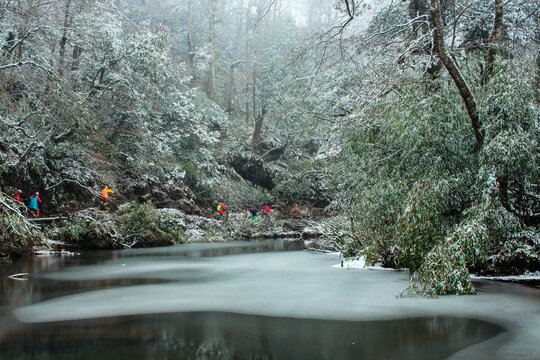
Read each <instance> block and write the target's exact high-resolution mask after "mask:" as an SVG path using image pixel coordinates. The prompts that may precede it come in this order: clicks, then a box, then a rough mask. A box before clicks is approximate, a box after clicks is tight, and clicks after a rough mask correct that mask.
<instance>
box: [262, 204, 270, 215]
mask: <svg viewBox="0 0 540 360" xmlns="http://www.w3.org/2000/svg"><path fill="white" fill-rule="evenodd" d="M262 213H263V215H268V213H270V207H268V205H264V206H263V209H262Z"/></svg>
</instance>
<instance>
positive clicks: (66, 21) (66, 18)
mask: <svg viewBox="0 0 540 360" xmlns="http://www.w3.org/2000/svg"><path fill="white" fill-rule="evenodd" d="M70 6H71V0H66V6H65V8H64V26H63V29H62V38H61V39H60V50H59V55H58V74H59V75H60V76H63V75H64V59H65V55H66V43H67V30H68V26H69V7H70Z"/></svg>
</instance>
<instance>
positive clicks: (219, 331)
mask: <svg viewBox="0 0 540 360" xmlns="http://www.w3.org/2000/svg"><path fill="white" fill-rule="evenodd" d="M295 249H296V246H295V245H294V243H289V242H286V241H270V242H261V243H255V244H249V243H237V244H226V245H225V244H214V245H191V246H184V247H175V248H174V249H171V248H169V249H153V250H141V251H126V252H103V253H92V254H87V255H80V256H75V257H54V258H52V257H47V258H43V257H40V258H36V259H35V260H33V261H32V262H21V263H14V264H10V265H2V266H0V270H1V275H2V280H1V281H0V285H1V289H0V290H1V293H0V306H1V307H0V359H10V360H11V359H98V360H102V359H444V358H446V357H449V356H450V355H452V354H454V353H455V352H457V351H459V350H461V349H464V348H466V347H468V346H471V345H473V344H477V343H480V342H483V341H485V340H488V339H491V338H493V337H495V336H497V335H499V334H501V333H502V332H504V331H505V329H503V328H502V327H501V326H498V325H495V324H493V323H490V322H486V321H482V320H477V319H472V318H466V317H458V316H420V317H419V316H415V317H410V316H407V314H405V313H404V316H403V317H404V318H402V319H387V320H362V321H344V320H334V319H325V317H327V315H328V312H329V311H328V310H322V308H323V307H322V306H321V317H319V316H313V317H305V315H302V316H298V317H297V316H290V315H291V312H290V309H289V308H288V307H287V306H288V304H287V297H288V296H289V295H286V296H284V300H280V301H281V302H282V304H280V306H282V307H283V313H284V314H285V315H283V316H280V315H279V312H280V309H281V308H279V307H278V308H276V310H275V311H274V312H275V313H276V315H275V316H268V315H264V316H263V315H250V314H253V313H256V309H257V304H259V303H261V304H262V305H261V306H263V307H264V306H266V307H269V306H271V305H268V303H265V302H264V301H265V299H264V297H265V294H264V292H262V291H252V292H246V293H248V294H249V296H250V297H251V299H247V301H246V299H245V293H241V294H239V295H238V298H235V297H234V296H235V295H234V294H233V295H230V294H229V295H230V297H228V296H223V295H220V294H223V293H226V292H227V291H233V292H235V293H237V292H238V291H237V290H235V289H238V287H234V286H233V285H231V284H235V282H234V281H235V280H234V277H235V276H244V272H245V271H247V270H242V269H238V266H239V265H238V264H242V261H244V260H243V259H250V258H249V257H248V255H243V254H253V253H265V254H263V255H260V254H259V256H263V257H260V258H259V257H257V258H255V262H256V263H257V262H260V260H259V259H263V260H264V261H266V262H267V263H272V261H276V265H275V267H269V268H268V270H264V269H263V270H261V271H260V273H259V274H257V277H258V279H262V281H267V282H268V287H270V288H271V289H273V288H272V287H271V286H276V285H270V284H271V283H272V282H277V287H278V288H279V287H280V284H283V285H284V284H286V283H291V282H293V287H295V288H296V287H298V286H297V285H296V283H294V281H295V279H296V278H297V277H296V275H295V273H294V272H292V271H291V272H287V274H288V276H283V274H282V273H281V272H277V271H275V269H276V268H279V269H280V270H282V268H283V266H282V263H281V262H279V261H278V260H274V256H276V257H277V258H278V259H279V254H280V253H282V252H284V251H287V250H295ZM297 253H298V254H299V257H302V256H305V254H304V255H300V254H303V253H304V252H297ZM242 256H245V257H242ZM287 256H292V259H295V257H296V255H295V254H293V253H291V254H288V255H287ZM211 258H219V259H220V260H219V261H220V262H218V263H217V264H215V266H214V264H213V262H212V261H211ZM287 259H291V258H290V257H288V258H287ZM315 260H317V259H315ZM309 261H310V263H309V264H311V262H312V261H313V259H310V260H309ZM184 263H186V264H189V266H190V267H189V268H180V270H179V269H178V268H176V267H173V265H172V264H175V265H174V266H177V265H178V264H184ZM229 263H230V264H229ZM111 264H118V265H119V267H121V269H125V268H126V267H127V266H126V264H128V265H129V267H130V269H131V272H130V273H120V272H119V273H114V272H113V271H111V270H110V269H113V268H114V266H113V265H111ZM149 264H152V265H149ZM192 264H201V267H200V268H197V267H193V265H192ZM225 264H229V266H230V268H227V266H226V265H225ZM306 264H307V263H306ZM202 265H204V266H202ZM209 265H212V266H209ZM103 266H106V268H105V270H103V269H104V268H103ZM297 266H298V268H299V269H305V268H306V266H307V265H305V264H301V265H297ZM214 267H215V268H217V269H218V270H217V271H216V270H215V269H214V270H212V268H214ZM79 269H82V270H83V271H81V272H78V270H79ZM197 269H200V270H197ZM308 270H309V269H308ZM253 271H254V270H253ZM253 271H252V272H253ZM20 272H28V273H29V274H30V275H29V279H28V280H26V281H21V280H14V279H12V278H9V277H8V275H10V274H14V273H20ZM172 272H174V276H171V274H170V273H172ZM103 273H106V274H109V276H106V275H104V274H103ZM240 273H242V274H243V275H239V274H240ZM59 274H60V275H61V276H59ZM316 275H317V278H316V279H315V280H314V282H315V281H317V279H320V281H319V282H322V283H321V284H320V286H321V287H322V289H323V290H324V286H325V284H324V282H327V280H326V279H321V278H320V276H321V275H318V274H316ZM298 276H299V277H300V275H298ZM304 276H305V275H304ZM337 276H339V274H338V275H337ZM341 276H343V275H341ZM306 279H308V278H302V280H301V281H299V282H298V284H302V282H304V281H305V282H306V284H307V281H308V280H306ZM249 281H250V280H249V278H247V277H241V278H240V280H239V282H240V283H241V284H248V283H249ZM147 285H152V286H157V287H156V288H155V289H158V290H157V291H156V292H155V293H154V294H153V295H148V294H143V293H142V292H141V291H140V290H141V289H143V288H144V287H145V286H147ZM194 286H197V289H199V288H198V287H199V286H202V288H203V289H205V291H207V293H204V294H203V293H202V292H201V291H199V292H197V293H195V294H194V295H193V292H188V290H189V289H192V288H193V287H194ZM246 286H247V285H246ZM263 286H264V284H263ZM284 286H285V285H284ZM300 286H301V285H300ZM310 286H313V285H312V284H311V285H310ZM381 286H382V285H381ZM220 287H225V290H223V289H221V290H219V291H218V289H219V288H220ZM213 288H215V289H216V292H215V293H214V292H213V291H212V289H213ZM110 289H121V290H122V291H124V292H127V294H128V295H129V296H128V297H126V295H125V293H122V294H123V295H122V296H123V297H118V298H113V297H109V298H107V296H109V295H105V294H108V293H106V292H105V291H106V290H110ZM159 289H167V291H171V289H174V291H176V289H178V294H179V295H178V296H179V297H185V298H187V297H189V296H193V297H194V299H193V303H197V302H198V301H200V303H201V310H199V311H193V310H192V311H183V310H182V308H181V307H179V308H178V311H175V312H169V311H166V312H163V310H162V309H163V306H162V305H160V302H159V301H162V298H163V297H164V296H165V295H163V294H170V292H164V293H159V291H160V290H159ZM163 291H165V290H163ZM220 291H221V292H220ZM297 291H300V292H301V289H297ZM273 292H274V291H272V293H273ZM87 293H88V294H89V293H96V294H103V296H102V297H103V301H102V303H100V304H97V305H96V304H95V300H86V299H87V298H86V297H85V296H86V294H87ZM174 294H176V292H174ZM190 294H191V295H190ZM212 294H215V296H216V297H217V298H214V299H211V304H214V307H216V306H215V304H218V305H220V304H221V301H223V302H237V304H238V303H245V304H250V303H254V306H255V307H254V308H248V307H246V308H245V310H246V311H245V312H244V313H242V311H239V310H242V309H243V307H242V306H240V308H235V307H234V305H235V304H230V306H231V309H236V311H220V310H221V309H223V308H220V307H219V306H217V308H218V311H212V310H211V308H212V307H211V306H209V305H205V304H206V303H208V302H209V300H208V297H211V296H212ZM152 296H154V298H153V297H152ZM310 296H311V295H309V296H307V297H306V299H304V300H302V301H300V302H299V303H300V305H302V304H304V305H305V307H307V308H309V307H310V304H309V303H310V302H312V303H314V304H316V302H317V300H316V299H315V298H314V297H313V296H311V299H312V301H310V300H309V299H310ZM261 298H263V299H261ZM91 299H93V298H91ZM119 299H120V300H119ZM126 299H128V300H126ZM129 299H131V300H129ZM153 299H154V300H155V301H152V300H153ZM221 299H222V300H221ZM231 299H232V300H231ZM235 299H238V301H236V300H235ZM48 300H51V301H48ZM173 300H174V299H172V300H171V301H173ZM55 301H59V302H58V303H57V302H55ZM86 301H88V302H86ZM130 301H131V302H132V303H129V302H130ZM140 301H145V304H150V305H145V306H146V307H145V308H144V309H143V310H140V309H141V307H140V306H139V307H137V309H139V310H138V312H139V313H138V314H131V315H125V312H124V311H125V310H126V308H129V307H130V306H135V304H136V303H138V302H140ZM272 301H274V300H272ZM91 302H93V303H91ZM325 302H327V301H326V300H325ZM291 303H294V301H292V299H291ZM90 304H91V305H92V306H95V308H96V309H98V310H102V311H105V312H106V313H107V314H109V315H108V316H104V315H103V313H99V311H98V310H96V311H98V312H96V313H95V314H94V315H92V314H86V315H84V316H80V317H81V318H80V319H78V318H77V316H78V315H80V314H77V308H78V307H80V308H81V309H83V308H88V307H90ZM164 304H166V305H167V306H170V303H164ZM190 304H191V303H190ZM42 305H43V306H45V307H43V308H41V307H40V306H42ZM228 305H229V304H228ZM295 306H297V305H295ZM340 306H341V307H342V306H343V305H339V306H337V307H338V309H337V311H338V312H339V307H340ZM351 306H354V305H353V304H352V303H351ZM26 308H29V309H30V310H31V311H35V312H34V313H32V314H33V315H29V316H30V317H31V319H32V321H31V322H26V321H21V320H19V317H17V316H15V312H16V311H21V310H20V309H22V311H23V313H24V310H25V309H26ZM34 308H36V310H32V309H34ZM189 308H190V309H193V308H194V307H193V305H190V307H189ZM298 308H299V309H300V307H298ZM17 309H19V310H17ZM111 309H112V314H116V313H117V314H118V315H113V316H111V315H110V314H111ZM166 309H168V308H166ZM254 309H255V310H254ZM287 310H288V311H287ZM107 311H108V312H107ZM144 312H147V313H144ZM66 314H67V315H66ZM311 314H314V315H317V310H316V309H315V310H313V311H312V312H311ZM293 315H294V314H293ZM323 315H324V316H323ZM41 316H43V318H42V319H43V320H40V319H41ZM70 316H73V318H71V317H70ZM340 317H343V316H340ZM66 318H67V319H69V320H65V319H66ZM57 319H58V320H57Z"/></svg>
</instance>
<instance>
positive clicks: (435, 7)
mask: <svg viewBox="0 0 540 360" xmlns="http://www.w3.org/2000/svg"><path fill="white" fill-rule="evenodd" d="M430 1H431V9H430V12H431V26H432V27H433V31H432V32H433V50H434V51H435V53H436V54H437V56H438V57H439V58H440V59H441V61H442V63H443V65H444V67H445V68H446V70H447V71H448V73H449V74H450V76H451V77H452V80H454V84H455V85H456V87H457V89H458V91H459V94H460V96H461V99H462V100H463V102H464V104H465V108H466V109H467V113H468V115H469V118H470V120H471V124H472V127H473V131H474V137H475V139H476V147H477V149H478V150H480V149H481V148H482V145H483V142H484V135H483V133H482V123H481V122H480V118H479V116H478V111H477V109H476V100H475V99H474V96H473V94H472V92H471V89H470V88H469V85H468V84H467V81H466V80H465V78H464V77H463V74H462V73H461V71H460V70H459V67H458V65H457V64H456V63H455V61H454V59H453V58H451V57H450V55H448V53H447V52H446V47H445V45H444V35H443V23H442V19H441V2H440V0H430Z"/></svg>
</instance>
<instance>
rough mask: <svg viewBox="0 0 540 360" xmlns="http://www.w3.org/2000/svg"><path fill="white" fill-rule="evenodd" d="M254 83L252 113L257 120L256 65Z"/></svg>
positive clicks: (253, 74)
mask: <svg viewBox="0 0 540 360" xmlns="http://www.w3.org/2000/svg"><path fill="white" fill-rule="evenodd" d="M252 76H253V83H252V85H251V113H252V114H253V119H255V114H257V98H256V94H257V74H256V71H255V65H253V71H252Z"/></svg>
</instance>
